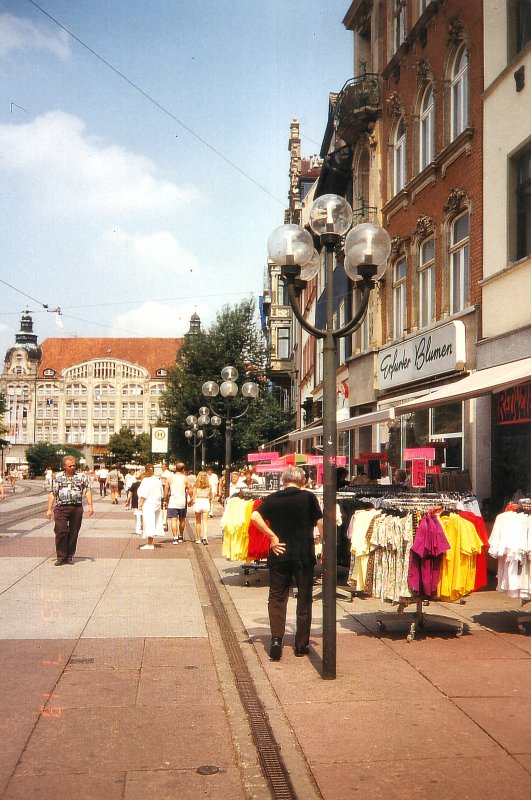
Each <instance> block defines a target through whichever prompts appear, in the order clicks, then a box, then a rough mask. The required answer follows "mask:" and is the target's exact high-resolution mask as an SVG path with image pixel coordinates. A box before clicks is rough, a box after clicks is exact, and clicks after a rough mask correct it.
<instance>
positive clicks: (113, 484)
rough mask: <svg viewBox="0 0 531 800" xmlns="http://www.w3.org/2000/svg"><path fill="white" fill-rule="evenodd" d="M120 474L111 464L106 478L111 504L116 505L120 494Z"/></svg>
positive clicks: (116, 467)
mask: <svg viewBox="0 0 531 800" xmlns="http://www.w3.org/2000/svg"><path fill="white" fill-rule="evenodd" d="M121 477H122V474H121V472H120V470H119V469H118V466H117V465H116V464H113V465H112V467H111V469H110V471H109V474H108V476H107V486H108V487H109V491H110V493H111V504H112V505H115V506H117V505H118V495H119V492H120V478H121Z"/></svg>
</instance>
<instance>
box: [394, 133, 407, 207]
mask: <svg viewBox="0 0 531 800" xmlns="http://www.w3.org/2000/svg"><path fill="white" fill-rule="evenodd" d="M405 185H406V124H405V122H404V117H400V119H399V121H398V124H397V126H396V128H395V136H394V141H393V190H394V194H398V192H400V191H401V190H402V189H403V188H404V186H405Z"/></svg>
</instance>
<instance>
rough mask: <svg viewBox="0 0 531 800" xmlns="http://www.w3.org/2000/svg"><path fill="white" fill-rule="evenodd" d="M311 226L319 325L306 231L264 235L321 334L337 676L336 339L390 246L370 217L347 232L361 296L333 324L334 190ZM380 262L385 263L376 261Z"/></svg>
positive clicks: (331, 660) (328, 657)
mask: <svg viewBox="0 0 531 800" xmlns="http://www.w3.org/2000/svg"><path fill="white" fill-rule="evenodd" d="M310 226H311V228H312V230H313V232H314V234H316V235H317V236H318V237H319V239H320V243H321V245H322V246H323V247H324V257H325V290H326V307H325V309H326V320H325V327H324V328H317V327H315V325H312V324H311V323H310V322H309V321H308V320H307V319H306V318H305V317H304V315H303V314H302V312H301V309H300V306H299V301H298V296H297V286H298V284H299V281H301V280H302V281H309V280H312V279H313V278H314V277H315V276H316V275H317V273H318V272H319V267H320V256H319V254H318V253H317V252H316V251H315V250H314V249H313V239H312V236H311V234H310V233H309V232H308V231H306V230H304V229H302V228H300V227H299V226H298V225H291V224H288V225H282V226H280V228H277V229H276V230H274V231H273V233H272V234H271V236H270V237H269V240H268V252H269V257H270V259H271V260H272V261H273V262H274V263H276V264H278V265H280V267H281V274H282V277H283V278H284V280H285V281H286V283H287V287H288V297H289V301H290V305H291V307H292V309H293V313H294V315H295V317H296V319H297V320H298V321H299V323H300V324H301V326H302V327H303V328H304V329H305V330H306V331H307V332H308V333H310V334H311V335H313V336H314V337H315V338H317V339H323V534H324V536H323V671H322V677H323V678H324V679H328V680H330V679H334V678H335V677H336V589H337V526H336V493H337V479H336V462H337V417H336V345H337V340H338V339H340V338H342V337H343V336H347V335H349V334H352V333H353V332H354V331H355V330H356V329H357V328H359V326H360V325H361V323H362V321H363V318H364V316H365V313H366V311H367V307H368V304H369V299H370V294H371V291H372V289H373V288H374V285H375V284H374V280H375V279H377V278H380V277H381V276H382V275H383V271H384V269H385V262H386V261H387V258H388V256H389V253H390V251H391V241H390V238H389V235H388V233H387V232H386V231H385V230H383V229H382V228H380V227H379V226H378V225H374V224H373V223H363V224H361V225H356V226H355V227H354V228H352V230H350V233H348V235H347V236H346V239H345V242H344V249H345V271H346V272H347V275H348V276H349V277H350V278H351V279H352V280H356V281H357V280H359V281H360V283H359V284H358V287H359V289H360V290H361V298H360V300H359V304H358V308H357V311H356V312H355V314H354V315H353V317H352V319H350V320H349V321H348V322H347V323H346V324H345V325H343V326H342V327H341V328H339V329H338V330H334V327H333V319H334V290H333V285H334V252H335V251H336V250H337V249H338V248H339V247H340V246H341V243H342V237H343V236H345V235H346V234H347V232H348V231H349V229H350V228H351V226H352V209H351V207H350V205H349V204H348V203H347V201H346V200H344V198H342V197H338V196H337V195H331V194H328V195H323V196H321V197H319V198H317V200H315V202H314V203H313V206H312V209H311V212H310ZM381 265H384V269H381V270H380V271H379V270H378V267H379V266H381Z"/></svg>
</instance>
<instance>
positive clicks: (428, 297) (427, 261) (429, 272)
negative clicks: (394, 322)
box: [419, 236, 435, 328]
mask: <svg viewBox="0 0 531 800" xmlns="http://www.w3.org/2000/svg"><path fill="white" fill-rule="evenodd" d="M434 319H435V239H434V238H433V236H432V237H430V238H429V239H426V240H425V241H424V242H422V244H421V245H420V251H419V324H420V327H421V328H425V327H426V326H427V325H431V323H432V322H433V320H434Z"/></svg>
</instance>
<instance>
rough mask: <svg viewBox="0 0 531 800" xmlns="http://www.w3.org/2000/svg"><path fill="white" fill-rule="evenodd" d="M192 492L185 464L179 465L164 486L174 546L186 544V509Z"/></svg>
mask: <svg viewBox="0 0 531 800" xmlns="http://www.w3.org/2000/svg"><path fill="white" fill-rule="evenodd" d="M191 490H192V487H191V486H190V481H189V480H188V478H187V477H186V475H185V474H184V464H182V463H179V464H177V466H176V467H175V475H172V477H171V480H167V481H166V483H165V485H164V503H165V505H166V508H167V514H168V521H169V524H171V532H172V536H173V544H180V543H181V542H184V525H185V520H186V509H187V507H188V500H189V497H190V492H191Z"/></svg>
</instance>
